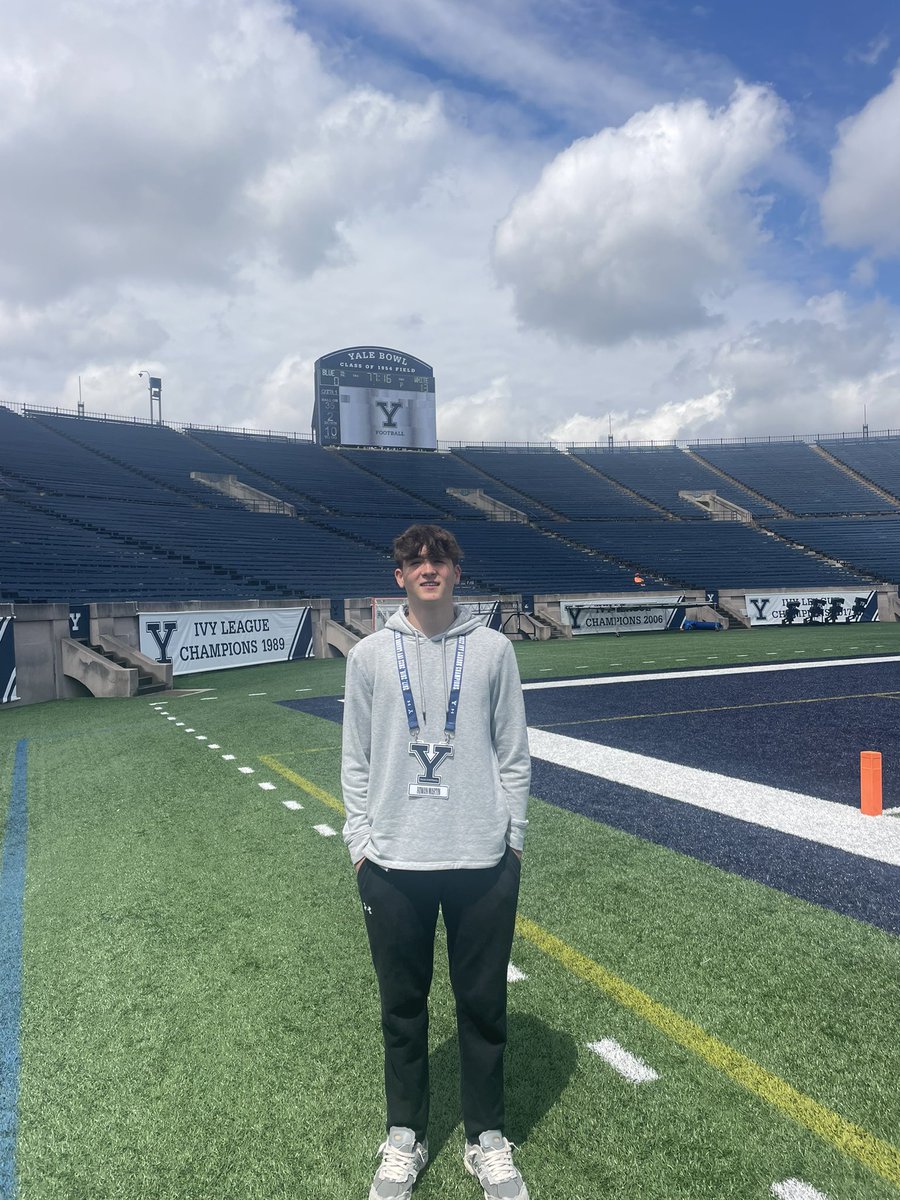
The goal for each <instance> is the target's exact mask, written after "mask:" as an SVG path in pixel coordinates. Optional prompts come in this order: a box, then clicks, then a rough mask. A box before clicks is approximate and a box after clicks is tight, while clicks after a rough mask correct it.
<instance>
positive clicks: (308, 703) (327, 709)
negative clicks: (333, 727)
mask: <svg viewBox="0 0 900 1200" xmlns="http://www.w3.org/2000/svg"><path fill="white" fill-rule="evenodd" d="M276 703H277V704H279V705H280V706H281V707H282V708H293V709H296V711H297V712H303V713H309V715H310V716H311V717H322V718H324V719H325V720H326V721H334V722H335V723H336V724H337V725H340V724H342V723H343V720H344V706H343V704H342V703H341V701H340V700H339V699H338V698H337V696H313V697H312V698H311V699H309V700H277V701H276Z"/></svg>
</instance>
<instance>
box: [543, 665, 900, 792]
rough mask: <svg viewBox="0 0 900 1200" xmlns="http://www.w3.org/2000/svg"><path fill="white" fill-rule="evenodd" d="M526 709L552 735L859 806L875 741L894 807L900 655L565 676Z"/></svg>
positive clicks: (899, 748) (898, 779)
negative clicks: (796, 667)
mask: <svg viewBox="0 0 900 1200" xmlns="http://www.w3.org/2000/svg"><path fill="white" fill-rule="evenodd" d="M846 696H855V697H856V699H843V698H842V697H846ZM525 709H526V712H527V714H528V724H529V725H531V726H536V727H538V728H541V729H547V730H550V731H551V732H552V733H559V734H563V735H564V736H567V737H574V738H581V739H582V740H584V741H589V742H600V743H602V744H603V745H605V746H614V747H616V748H617V749H619V750H631V751H633V752H635V753H637V754H646V755H649V756H650V757H652V758H662V759H665V760H666V761H668V762H676V763H681V764H682V765H683V766H687V767H696V768H698V769H700V770H703V771H715V772H717V773H719V774H722V775H731V776H733V777H735V778H738V779H747V780H750V781H751V782H753V783H764V784H767V785H768V786H770V787H778V788H785V789H786V790H788V791H793V792H802V793H804V794H806V795H811V796H819V797H820V798H821V799H823V800H832V801H836V802H837V803H840V804H850V805H858V804H859V752H860V751H861V750H880V751H881V752H882V754H883V759H884V803H885V806H886V807H890V806H892V805H895V804H900V733H898V731H900V664H894V663H873V664H872V665H871V666H865V667H860V666H855V667H827V668H824V667H823V668H818V669H813V670H808V671H777V670H773V671H765V672H759V673H754V674H747V675H720V674H717V673H715V672H714V673H711V674H710V675H705V676H702V677H700V678H695V679H666V678H665V677H661V678H658V679H652V680H642V681H641V682H640V683H637V682H635V683H620V684H599V685H597V686H596V687H590V686H588V687H580V688H577V689H575V688H573V689H571V690H569V689H568V688H566V687H565V685H564V684H563V685H562V686H561V687H560V688H559V690H557V689H556V688H551V689H548V690H539V691H526V693H525ZM656 714H658V715H656Z"/></svg>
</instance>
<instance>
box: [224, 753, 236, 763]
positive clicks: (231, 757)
mask: <svg viewBox="0 0 900 1200" xmlns="http://www.w3.org/2000/svg"><path fill="white" fill-rule="evenodd" d="M222 758H224V760H225V762H234V755H233V754H223V755H222Z"/></svg>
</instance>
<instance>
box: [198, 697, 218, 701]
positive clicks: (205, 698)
mask: <svg viewBox="0 0 900 1200" xmlns="http://www.w3.org/2000/svg"><path fill="white" fill-rule="evenodd" d="M218 698H219V697H218V696H201V697H200V699H201V700H218Z"/></svg>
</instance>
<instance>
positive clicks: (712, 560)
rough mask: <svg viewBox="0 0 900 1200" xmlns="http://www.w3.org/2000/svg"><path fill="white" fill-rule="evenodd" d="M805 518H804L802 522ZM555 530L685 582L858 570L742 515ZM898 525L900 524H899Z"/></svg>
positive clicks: (744, 583) (719, 583)
mask: <svg viewBox="0 0 900 1200" xmlns="http://www.w3.org/2000/svg"><path fill="white" fill-rule="evenodd" d="M801 524H803V523H802V522H801ZM555 528H556V530H557V532H558V533H559V534H560V535H561V536H563V537H566V538H569V539H571V540H572V541H577V542H578V543H579V544H580V545H582V546H586V547H588V548H590V549H592V550H599V551H601V552H602V553H604V554H608V555H612V556H614V557H616V558H618V559H620V560H621V561H623V562H627V563H628V564H630V566H633V567H635V568H637V569H638V570H640V571H651V570H652V571H656V572H657V573H659V574H662V575H664V576H666V577H667V578H669V579H671V580H672V581H673V582H676V583H680V584H683V585H684V586H686V587H698V588H720V589H721V588H742V587H753V588H760V587H806V586H814V587H827V586H835V587H840V586H842V585H843V584H845V583H851V582H852V583H857V582H858V576H857V575H856V574H854V573H853V572H851V571H847V570H841V569H839V568H836V567H834V566H831V565H830V564H828V563H826V562H823V561H822V560H821V559H818V558H816V557H814V556H813V555H812V554H809V553H804V552H802V551H798V550H796V549H794V548H792V547H791V546H788V545H786V544H785V543H784V542H782V541H779V540H778V539H777V538H774V537H767V536H766V535H765V533H762V532H760V531H759V530H756V529H752V528H750V527H749V526H747V525H745V524H743V523H742V522H740V521H708V522H705V523H703V524H700V523H698V522H695V521H691V522H688V521H681V522H678V523H677V524H676V523H674V522H671V521H661V522H653V523H649V522H639V521H634V522H631V523H629V524H625V523H616V524H613V523H611V522H606V521H579V522H578V523H577V524H576V523H574V522H573V523H571V524H568V525H562V524H560V525H557V526H556V527H555ZM898 528H900V526H898Z"/></svg>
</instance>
